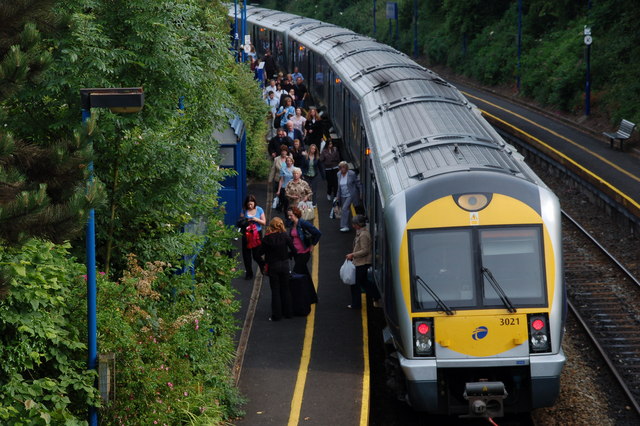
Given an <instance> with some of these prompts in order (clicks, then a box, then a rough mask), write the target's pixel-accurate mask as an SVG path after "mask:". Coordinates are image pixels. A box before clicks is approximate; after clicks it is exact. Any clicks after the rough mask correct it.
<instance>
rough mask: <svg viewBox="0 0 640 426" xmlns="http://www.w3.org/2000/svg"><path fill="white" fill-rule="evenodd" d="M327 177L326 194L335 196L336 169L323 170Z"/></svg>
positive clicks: (336, 187) (336, 190) (336, 189)
mask: <svg viewBox="0 0 640 426" xmlns="http://www.w3.org/2000/svg"><path fill="white" fill-rule="evenodd" d="M324 173H325V176H326V178H327V194H328V195H331V196H332V197H335V196H336V194H337V193H338V169H334V170H325V172H324Z"/></svg>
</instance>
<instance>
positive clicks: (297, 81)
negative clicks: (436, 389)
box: [239, 51, 380, 321]
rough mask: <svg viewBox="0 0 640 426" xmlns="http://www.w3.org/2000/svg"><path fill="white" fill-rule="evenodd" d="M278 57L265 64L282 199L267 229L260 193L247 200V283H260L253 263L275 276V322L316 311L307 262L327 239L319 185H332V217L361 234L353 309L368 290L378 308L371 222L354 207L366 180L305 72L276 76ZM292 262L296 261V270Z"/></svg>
mask: <svg viewBox="0 0 640 426" xmlns="http://www.w3.org/2000/svg"><path fill="white" fill-rule="evenodd" d="M270 59H271V58H270V52H268V51H267V54H266V55H265V57H264V58H262V61H264V62H265V65H264V68H265V70H267V73H266V75H268V76H270V77H273V78H271V79H269V81H268V84H265V87H264V90H263V98H264V101H265V103H266V104H267V105H268V106H269V118H268V120H269V124H270V128H271V129H270V132H269V138H268V146H267V151H268V155H269V156H270V158H271V159H272V160H273V163H272V166H271V170H270V173H269V178H268V180H269V182H270V184H271V185H272V186H273V188H272V189H273V193H274V194H275V196H274V201H273V203H272V208H273V210H272V213H273V216H274V217H273V218H272V219H271V220H270V221H269V222H268V226H267V218H266V214H265V209H263V208H262V207H260V206H258V204H257V201H256V198H255V196H253V195H249V196H248V197H247V199H246V200H245V203H244V206H243V210H242V214H241V219H240V221H239V226H240V227H241V228H242V230H243V232H242V235H243V238H242V255H243V261H244V266H245V271H246V275H245V279H247V280H250V279H253V265H252V259H253V261H255V262H256V263H257V264H258V267H259V269H260V271H261V272H262V274H263V275H265V276H268V277H269V284H270V287H271V293H272V300H271V316H270V317H269V320H271V321H278V320H280V319H281V318H283V317H284V318H291V317H292V316H294V315H307V314H308V313H309V310H310V309H309V305H310V304H312V303H316V302H317V294H316V291H315V286H314V285H313V281H312V279H311V274H310V272H309V268H308V266H307V263H308V261H309V259H310V257H311V253H312V252H313V248H314V246H315V245H316V244H318V242H319V241H320V238H321V236H322V232H321V231H320V230H319V229H318V228H317V227H315V226H314V225H313V223H312V222H313V217H314V216H315V213H316V211H317V210H318V205H317V201H318V195H317V193H318V186H319V184H320V181H322V180H326V185H327V191H326V197H327V200H328V201H332V203H331V207H330V217H331V218H334V217H335V218H339V220H340V228H339V229H340V231H341V232H350V231H351V229H352V228H351V226H352V227H353V229H355V231H356V236H355V239H354V242H353V249H352V250H351V251H350V252H349V253H348V254H347V255H346V256H345V257H346V258H347V259H348V260H350V261H352V262H353V264H354V265H355V277H356V280H355V281H356V282H355V285H351V286H349V287H350V289H351V303H350V304H349V305H347V307H348V308H350V309H360V307H361V297H360V294H361V289H363V290H365V291H366V292H367V294H369V295H370V296H371V297H372V298H373V300H374V306H379V299H380V294H379V292H378V290H377V289H376V287H375V285H374V284H372V283H370V282H369V281H368V279H367V270H368V268H369V267H370V266H371V235H370V233H369V230H368V228H367V225H366V223H367V221H366V218H365V217H364V216H363V215H356V216H353V218H352V217H351V207H352V206H358V205H360V204H361V202H360V192H361V184H360V180H359V178H358V175H357V174H356V173H355V172H354V171H353V170H350V169H349V165H348V163H347V162H346V161H342V159H341V157H340V151H339V150H338V149H337V147H336V146H335V144H334V142H333V141H332V139H331V138H330V137H329V134H328V131H327V129H326V128H325V125H324V123H323V121H322V119H321V116H320V115H319V113H318V110H317V109H316V108H315V107H313V106H308V105H307V104H308V102H309V100H310V99H309V93H308V91H307V87H306V86H305V83H304V81H305V79H304V76H303V75H302V74H301V73H300V72H299V70H298V68H297V67H295V68H294V69H293V72H292V73H290V74H284V73H282V72H279V73H277V74H276V69H275V68H268V69H267V62H270V61H269V60H270ZM253 62H254V59H252V63H253ZM256 62H257V61H256ZM278 215H283V216H284V217H280V216H278ZM251 225H253V226H251ZM350 225H351V226H350ZM248 230H249V231H248ZM263 231H266V232H263ZM263 234H264V236H263ZM290 259H293V262H294V265H293V268H292V269H291V268H290V263H289V260H290Z"/></svg>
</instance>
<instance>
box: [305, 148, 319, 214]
mask: <svg viewBox="0 0 640 426" xmlns="http://www.w3.org/2000/svg"><path fill="white" fill-rule="evenodd" d="M302 175H303V178H304V180H306V181H307V183H308V184H309V186H310V187H311V192H312V193H313V195H311V201H313V206H314V207H315V206H316V203H317V202H318V200H317V198H316V197H317V195H316V192H318V182H319V181H320V180H321V179H322V178H324V169H323V168H322V164H320V156H319V155H318V147H317V146H316V145H310V146H309V151H308V152H305V156H304V164H303V167H302Z"/></svg>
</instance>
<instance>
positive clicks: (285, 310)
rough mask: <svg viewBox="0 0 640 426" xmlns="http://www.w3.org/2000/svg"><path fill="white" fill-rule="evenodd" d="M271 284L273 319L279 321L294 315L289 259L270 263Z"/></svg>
mask: <svg viewBox="0 0 640 426" xmlns="http://www.w3.org/2000/svg"><path fill="white" fill-rule="evenodd" d="M269 285H270V286H271V320H272V321H278V320H280V319H282V317H283V316H284V317H285V318H291V317H292V316H293V302H292V299H291V288H290V287H289V261H285V262H277V263H275V264H273V265H271V264H269Z"/></svg>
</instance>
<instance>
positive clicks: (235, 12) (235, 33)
mask: <svg viewBox="0 0 640 426" xmlns="http://www.w3.org/2000/svg"><path fill="white" fill-rule="evenodd" d="M233 15H234V18H235V24H234V27H233V41H234V43H233V47H234V49H235V50H236V62H238V0H233Z"/></svg>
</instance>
